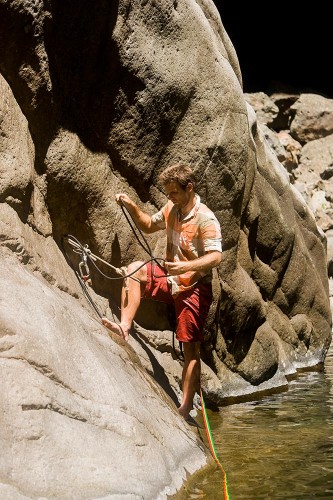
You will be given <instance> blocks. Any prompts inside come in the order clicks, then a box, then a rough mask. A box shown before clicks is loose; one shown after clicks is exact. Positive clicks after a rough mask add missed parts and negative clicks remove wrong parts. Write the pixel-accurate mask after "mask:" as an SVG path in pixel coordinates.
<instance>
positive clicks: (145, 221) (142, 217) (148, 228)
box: [115, 193, 160, 233]
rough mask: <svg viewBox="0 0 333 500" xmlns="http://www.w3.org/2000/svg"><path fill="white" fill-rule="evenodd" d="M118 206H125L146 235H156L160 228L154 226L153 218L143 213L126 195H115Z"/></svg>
mask: <svg viewBox="0 0 333 500" xmlns="http://www.w3.org/2000/svg"><path fill="white" fill-rule="evenodd" d="M115 198H116V202H117V203H118V205H120V206H121V205H125V206H126V208H127V210H128V211H129V213H130V214H131V216H132V217H133V220H134V221H135V223H136V224H137V226H138V227H139V228H140V229H141V231H143V232H144V233H154V232H155V231H159V230H160V228H159V227H157V226H156V225H155V224H153V222H152V220H151V216H150V215H148V214H146V213H145V212H143V211H142V210H141V209H140V208H139V207H138V205H137V204H136V203H135V202H134V201H133V200H132V199H131V198H130V197H129V196H128V194H126V193H117V194H116V195H115Z"/></svg>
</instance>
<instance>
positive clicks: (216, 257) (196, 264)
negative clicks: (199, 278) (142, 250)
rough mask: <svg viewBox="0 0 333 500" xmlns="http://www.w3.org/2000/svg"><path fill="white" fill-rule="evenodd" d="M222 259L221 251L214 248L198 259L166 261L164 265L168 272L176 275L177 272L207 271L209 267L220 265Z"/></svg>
mask: <svg viewBox="0 0 333 500" xmlns="http://www.w3.org/2000/svg"><path fill="white" fill-rule="evenodd" d="M221 260H222V254H221V252H218V251H217V250H212V251H210V252H207V253H205V255H203V256H202V257H198V258H197V259H193V260H187V261H177V262H168V261H166V262H165V264H164V267H165V269H166V271H167V273H168V274H170V275H171V276H176V275H177V274H183V273H186V272H188V271H207V270H208V269H212V268H213V267H217V266H219V265H220V263H221Z"/></svg>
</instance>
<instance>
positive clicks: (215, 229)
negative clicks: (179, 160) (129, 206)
mask: <svg viewBox="0 0 333 500" xmlns="http://www.w3.org/2000/svg"><path fill="white" fill-rule="evenodd" d="M152 222H153V223H154V224H155V225H156V226H157V227H159V228H160V229H166V233H167V249H166V259H167V261H170V262H177V261H189V260H193V259H197V258H198V257H201V256H203V255H205V253H206V252H209V251H212V250H217V251H218V252H222V236H221V228H220V224H219V222H218V220H217V218H216V217H215V215H214V213H213V212H212V211H211V210H210V209H209V208H208V207H207V206H206V205H204V204H203V203H201V201H200V196H198V195H196V203H195V206H194V207H193V209H192V210H191V211H190V212H189V213H188V214H187V215H186V216H185V217H183V216H182V215H181V211H180V210H179V209H178V208H177V207H176V206H175V205H174V204H173V203H172V202H171V201H169V202H168V203H167V204H166V205H165V206H164V207H163V208H162V209H161V210H160V211H159V212H157V213H156V214H154V215H153V216H152ZM211 279H212V272H211V270H208V271H189V272H187V273H185V274H181V275H178V276H170V277H168V281H169V282H170V285H171V286H172V294H173V295H176V294H177V293H179V292H181V291H185V290H187V289H188V288H190V287H192V286H194V285H195V284H196V283H198V281H200V282H204V283H208V282H210V281H211Z"/></svg>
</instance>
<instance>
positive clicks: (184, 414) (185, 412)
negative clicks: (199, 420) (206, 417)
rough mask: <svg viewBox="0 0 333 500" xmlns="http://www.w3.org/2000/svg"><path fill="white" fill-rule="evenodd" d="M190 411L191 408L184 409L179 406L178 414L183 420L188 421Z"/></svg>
mask: <svg viewBox="0 0 333 500" xmlns="http://www.w3.org/2000/svg"><path fill="white" fill-rule="evenodd" d="M191 410H192V408H184V407H182V406H180V407H179V408H178V413H179V414H180V415H181V416H182V417H183V418H184V419H185V420H188V419H189V416H190V411H191Z"/></svg>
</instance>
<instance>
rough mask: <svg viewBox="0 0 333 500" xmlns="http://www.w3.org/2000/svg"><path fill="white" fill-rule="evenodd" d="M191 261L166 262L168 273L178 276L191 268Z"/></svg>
mask: <svg viewBox="0 0 333 500" xmlns="http://www.w3.org/2000/svg"><path fill="white" fill-rule="evenodd" d="M189 264H190V262H182V261H179V262H167V261H166V262H165V263H164V267H165V269H166V271H167V273H168V274H170V275H171V276H177V275H178V274H184V273H186V272H187V271H190V270H191V269H189V268H188V265H189Z"/></svg>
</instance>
